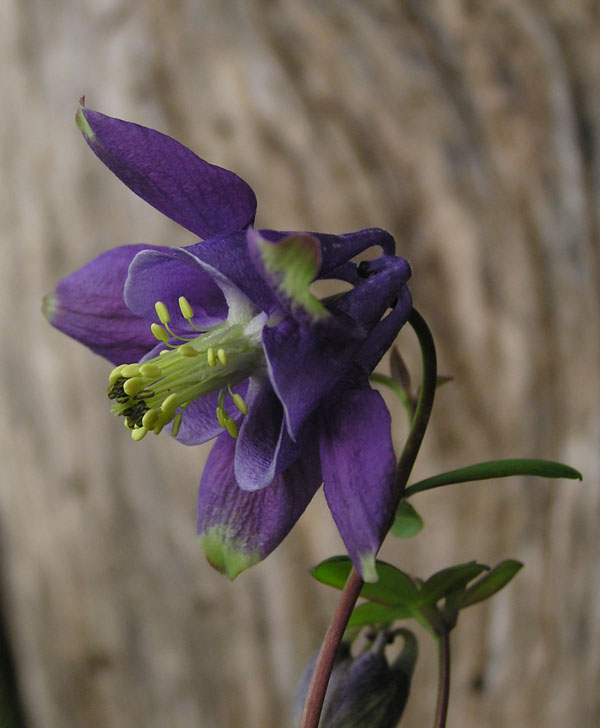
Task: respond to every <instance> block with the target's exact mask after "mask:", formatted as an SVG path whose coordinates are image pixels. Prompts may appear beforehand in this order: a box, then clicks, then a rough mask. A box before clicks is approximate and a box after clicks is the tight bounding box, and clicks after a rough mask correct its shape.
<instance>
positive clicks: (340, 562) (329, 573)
mask: <svg viewBox="0 0 600 728" xmlns="http://www.w3.org/2000/svg"><path fill="white" fill-rule="evenodd" d="M376 564H377V573H378V574H379V580H378V581H376V582H375V583H374V584H364V585H363V588H362V589H361V591H360V596H361V597H363V598H364V599H368V600H369V601H370V602H377V603H379V604H385V605H387V606H391V607H399V606H407V605H409V604H416V603H417V601H418V600H419V589H418V587H417V585H416V584H415V583H414V581H413V580H412V579H411V578H410V576H409V575H408V574H405V573H404V572H403V571H400V569H397V568H396V567H395V566H392V565H391V564H387V563H386V562H385V561H379V560H378V561H377V562H376ZM351 570H352V562H351V561H350V559H349V557H348V556H333V557H332V558H330V559H326V560H325V561H322V562H321V563H320V564H318V565H317V566H314V567H313V568H312V569H311V570H310V573H311V574H312V576H314V578H315V579H317V581H320V582H322V583H323V584H328V585H329V586H333V587H335V588H336V589H343V588H344V584H345V583H346V580H347V579H348V575H349V574H350V571H351Z"/></svg>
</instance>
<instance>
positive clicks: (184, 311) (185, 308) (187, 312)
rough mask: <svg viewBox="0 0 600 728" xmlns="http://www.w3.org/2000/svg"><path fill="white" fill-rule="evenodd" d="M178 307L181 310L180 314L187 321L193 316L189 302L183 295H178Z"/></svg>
mask: <svg viewBox="0 0 600 728" xmlns="http://www.w3.org/2000/svg"><path fill="white" fill-rule="evenodd" d="M179 308H180V310H181V315H182V316H183V318H184V319H187V320H188V321H189V320H190V319H191V318H193V316H194V311H193V309H192V307H191V306H190V302H189V301H188V300H187V298H186V297H185V296H179Z"/></svg>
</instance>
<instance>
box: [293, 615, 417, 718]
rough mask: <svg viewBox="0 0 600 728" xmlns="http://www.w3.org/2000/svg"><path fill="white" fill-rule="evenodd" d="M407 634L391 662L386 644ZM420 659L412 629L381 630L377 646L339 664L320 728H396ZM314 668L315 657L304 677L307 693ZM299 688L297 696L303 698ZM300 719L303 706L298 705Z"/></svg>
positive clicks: (330, 685)
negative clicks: (386, 650)
mask: <svg viewBox="0 0 600 728" xmlns="http://www.w3.org/2000/svg"><path fill="white" fill-rule="evenodd" d="M398 634H402V636H403V637H404V648H403V650H402V652H401V653H400V655H399V656H398V657H397V658H396V660H394V662H393V663H392V664H391V665H390V664H389V662H388V660H387V658H386V656H385V647H386V645H388V644H390V643H391V642H393V641H394V638H395V636H396V635H398ZM416 659H417V641H416V638H415V636H414V635H413V634H412V632H410V631H409V630H405V629H401V630H396V631H394V632H391V633H390V632H381V633H379V635H378V636H377V638H376V639H375V641H374V643H373V645H372V646H371V647H370V648H369V649H368V650H367V651H365V652H363V653H362V654H361V655H359V656H358V657H356V658H346V659H344V660H341V661H340V662H339V663H336V667H335V668H334V672H333V673H332V680H331V681H330V683H329V687H328V689H327V694H326V697H325V704H324V706H323V712H322V717H321V721H320V723H319V728H396V726H397V725H398V722H399V721H400V718H401V717H402V713H403V711H404V707H405V706H406V702H407V700H408V696H409V692H410V682H411V678H412V673H413V670H414V667H415V663H416ZM313 668H314V660H313V662H311V664H310V665H309V666H308V668H307V669H306V671H305V674H304V676H303V679H304V680H305V681H306V682H305V684H304V683H301V686H300V688H302V691H303V695H305V694H306V691H307V688H308V682H309V681H310V676H311V675H312V670H313ZM300 688H299V690H298V692H297V694H296V698H299V697H300V692H301V690H300ZM294 708H295V711H294V718H295V719H296V721H298V720H299V718H300V715H301V712H302V711H301V706H300V710H298V706H297V705H296V704H295V705H294Z"/></svg>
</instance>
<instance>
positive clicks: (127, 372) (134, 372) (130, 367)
mask: <svg viewBox="0 0 600 728" xmlns="http://www.w3.org/2000/svg"><path fill="white" fill-rule="evenodd" d="M139 373H140V365H139V364H125V366H124V367H123V368H122V369H121V376H122V377H125V379H129V378H130V377H137V376H138V375H139Z"/></svg>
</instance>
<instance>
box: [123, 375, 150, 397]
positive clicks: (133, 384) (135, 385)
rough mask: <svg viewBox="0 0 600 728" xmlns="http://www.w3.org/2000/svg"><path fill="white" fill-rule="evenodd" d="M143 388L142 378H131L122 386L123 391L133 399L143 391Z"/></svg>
mask: <svg viewBox="0 0 600 728" xmlns="http://www.w3.org/2000/svg"><path fill="white" fill-rule="evenodd" d="M144 386H145V382H144V380H143V379H142V377H132V378H131V379H128V380H127V381H126V382H125V384H124V385H123V391H124V392H125V394H128V395H129V396H130V397H135V395H136V394H137V393H138V392H141V391H142V389H144Z"/></svg>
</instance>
